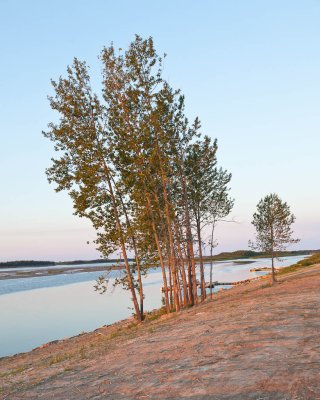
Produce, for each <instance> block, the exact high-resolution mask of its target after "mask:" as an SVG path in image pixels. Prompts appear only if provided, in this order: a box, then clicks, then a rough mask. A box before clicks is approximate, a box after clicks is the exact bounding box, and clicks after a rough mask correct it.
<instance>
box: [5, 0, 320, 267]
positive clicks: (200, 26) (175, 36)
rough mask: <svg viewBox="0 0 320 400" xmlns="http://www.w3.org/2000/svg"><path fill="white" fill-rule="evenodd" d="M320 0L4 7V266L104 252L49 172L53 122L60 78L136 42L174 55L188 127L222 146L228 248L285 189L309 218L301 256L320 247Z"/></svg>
mask: <svg viewBox="0 0 320 400" xmlns="http://www.w3.org/2000/svg"><path fill="white" fill-rule="evenodd" d="M319 21H320V1H319V0H305V1H294V0H280V1H279V0H277V1H272V0H268V1H267V0H265V1H258V0H256V1H253V0H252V1H244V0H243V1H238V0H237V1H236V0H235V1H228V0H226V1H214V0H211V1H205V0H202V1H191V0H189V1H187V0H184V1H179V0H171V1H169V0H163V1H159V2H151V1H139V0H138V1H135V2H132V1H129V0H127V1H119V0H118V1H106V0H104V1H97V0H96V1H94V0H92V1H90V2H89V1H71V0H69V1H67V0H66V1H44V0H42V1H34V0H29V1H23V0H20V1H14V0H0V50H1V63H0V77H1V78H0V113H1V118H0V138H1V142H0V143H1V146H0V182H1V196H0V260H4V261H6V260H14V259H52V260H61V259H64V260H65V259H66V260H68V259H80V258H81V259H88V258H96V257H98V253H97V252H96V251H95V250H94V246H93V245H87V244H86V241H87V240H92V239H93V238H94V232H93V230H92V229H91V228H90V224H89V222H87V221H85V220H81V219H79V218H77V217H75V216H73V215H72V205H71V200H69V198H68V197H67V195H66V194H56V193H55V192H54V191H53V186H50V185H49V184H48V183H47V181H46V177H45V173H44V170H45V168H46V167H47V166H49V165H50V157H51V156H52V155H53V151H52V145H51V143H49V142H48V141H47V140H46V139H44V138H43V137H42V135H41V131H42V130H44V129H46V125H47V123H48V122H50V121H51V120H52V119H53V118H55V117H54V115H53V113H52V112H51V110H50V108H49V104H48V101H47V98H46V96H47V95H48V94H50V93H52V91H51V85H50V79H51V78H54V79H56V78H58V77H59V75H63V74H65V71H66V67H67V65H68V64H70V63H71V61H72V58H73V57H74V56H77V57H78V58H80V59H85V60H86V61H87V62H88V64H89V65H90V66H91V72H92V76H93V78H94V82H95V84H96V85H97V86H98V83H99V78H100V77H99V71H100V66H99V61H98V60H97V55H98V54H99V52H100V50H101V49H102V47H103V46H104V45H108V44H110V42H111V41H114V43H115V45H116V46H117V47H118V46H119V47H123V48H125V47H126V46H127V45H128V43H129V42H130V41H131V40H132V39H133V37H134V34H135V33H138V34H140V35H141V36H144V37H147V36H150V35H151V36H153V38H154V41H155V45H156V48H157V49H158V51H159V52H166V53H167V54H168V57H167V59H166V63H165V71H164V75H165V77H166V78H167V79H169V81H170V83H171V84H172V85H174V86H175V87H177V88H180V89H181V90H182V91H183V92H184V94H185V95H186V103H187V113H188V116H189V117H190V118H193V117H194V116H196V115H198V116H199V117H200V119H201V121H202V126H203V129H202V131H203V133H206V134H208V135H210V136H212V137H217V138H218V142H219V146H220V147H219V152H218V159H219V162H220V165H222V166H223V167H224V168H227V169H228V170H229V171H230V172H232V174H233V180H232V185H231V186H232V191H231V194H232V196H233V197H234V198H235V200H236V203H235V208H234V210H233V213H232V217H234V218H235V219H236V220H237V221H238V223H237V224H221V225H220V227H219V228H218V230H217V235H216V236H217V239H218V241H219V243H220V245H219V247H218V248H217V251H222V250H236V249H240V248H246V247H247V243H248V240H249V239H250V238H252V234H253V231H252V228H251V224H250V221H251V218H252V214H253V212H254V210H255V206H256V204H257V202H258V201H259V199H260V198H261V197H263V196H264V195H266V194H268V193H270V192H277V193H278V194H279V195H280V196H281V197H282V198H283V199H284V200H286V201H287V202H288V203H289V204H290V205H291V208H292V211H293V212H294V213H295V215H296V217H297V222H296V224H295V232H296V235H297V236H298V237H300V238H301V243H299V244H298V245H296V246H295V248H320V243H319V239H318V238H319V235H318V230H319V227H320V207H319V199H320V188H319V185H318V171H319V158H318V153H319V145H320V135H319V133H320V132H319V130H320V107H319V106H320V101H319V100H320V79H319V74H320V51H319V50H320V48H319V47H320V45H319V44H320V23H319Z"/></svg>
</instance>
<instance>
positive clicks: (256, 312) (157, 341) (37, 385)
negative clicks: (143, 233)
mask: <svg viewBox="0 0 320 400" xmlns="http://www.w3.org/2000/svg"><path fill="white" fill-rule="evenodd" d="M215 300H216V301H213V302H207V303H205V304H202V305H201V306H198V307H195V308H193V309H189V310H187V311H184V312H182V313H180V315H178V316H170V318H166V317H164V318H161V319H160V320H157V321H153V322H148V323H145V324H142V325H140V326H138V327H137V326H136V325H135V324H132V321H126V322H123V323H119V324H116V325H114V326H111V327H104V328H101V329H99V330H98V331H96V332H93V333H89V334H84V335H81V336H78V337H75V338H72V339H69V340H65V341H59V342H57V343H54V344H50V345H46V346H44V347H42V348H38V349H36V350H34V351H32V352H30V353H25V354H22V355H18V356H15V357H8V358H4V359H1V360H0V388H1V390H0V398H2V399H38V398H39V399H192V400H195V399H215V400H226V399H244V400H247V399H255V400H258V399H260V400H267V399H279V400H280V399H281V400H284V399H287V400H289V399H292V400H293V399H295V400H298V399H310V400H311V399H312V400H315V399H320V266H313V267H308V268H304V269H302V270H301V273H298V274H291V276H287V277H285V278H284V280H283V281H282V282H281V283H279V284H277V285H275V286H274V287H269V286H268V284H267V280H266V279H262V280H261V281H258V282H252V283H250V284H246V285H242V286H239V287H236V288H233V289H231V290H229V291H225V292H222V293H220V294H219V295H218V297H215Z"/></svg>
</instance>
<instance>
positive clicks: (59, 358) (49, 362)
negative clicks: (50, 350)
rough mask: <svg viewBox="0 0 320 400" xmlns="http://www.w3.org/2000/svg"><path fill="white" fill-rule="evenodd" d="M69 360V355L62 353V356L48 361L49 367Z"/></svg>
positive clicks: (58, 355)
mask: <svg viewBox="0 0 320 400" xmlns="http://www.w3.org/2000/svg"><path fill="white" fill-rule="evenodd" d="M70 358H71V354H70V353H62V354H57V355H55V356H53V357H51V358H49V360H48V364H49V365H54V364H59V363H61V362H63V361H66V360H69V359H70Z"/></svg>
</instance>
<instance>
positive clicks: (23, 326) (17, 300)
mask: <svg viewBox="0 0 320 400" xmlns="http://www.w3.org/2000/svg"><path fill="white" fill-rule="evenodd" d="M304 257H305V256H298V257H287V258H283V259H281V260H282V262H281V263H279V262H278V263H277V266H279V267H284V266H287V265H291V264H294V263H295V262H297V261H298V260H301V259H302V258H304ZM236 261H237V260H233V261H224V262H218V263H214V264H213V280H214V281H215V280H216V281H220V282H221V281H224V282H232V281H238V280H242V279H247V278H252V277H255V276H259V275H263V274H264V273H262V272H250V269H251V268H256V267H259V266H269V265H270V260H268V259H259V260H256V261H255V262H254V263H250V264H237V263H236ZM243 261H245V260H241V262H243ZM247 261H252V260H247ZM83 266H84V265H81V266H74V267H75V268H76V267H78V268H79V267H83ZM95 266H96V265H95ZM65 267H70V266H65ZM59 268H60V269H62V268H61V267H59ZM28 269H31V268H28ZM209 269H210V264H206V280H207V281H209ZM101 274H102V273H101V272H81V273H77V272H76V271H75V272H74V273H72V274H62V275H55V276H42V277H34V278H19V279H7V280H2V281H0V310H1V329H0V357H3V356H7V355H12V354H16V353H20V352H25V351H29V350H31V349H33V348H34V347H37V346H40V345H41V344H43V343H47V342H49V341H52V340H55V339H61V338H66V337H70V336H74V335H77V334H79V333H81V332H87V331H92V330H94V329H96V328H98V327H100V326H102V325H106V324H111V323H113V322H115V321H119V320H121V319H124V318H127V317H128V316H130V315H131V313H132V306H131V301H130V295H129V293H128V292H126V291H124V290H122V289H121V288H120V287H116V288H115V289H112V283H113V282H114V278H115V277H116V274H119V272H112V275H110V290H109V291H108V292H107V293H106V294H104V295H100V294H99V293H97V292H95V291H94V288H93V285H94V284H95V280H96V279H97V277H98V276H100V275H101ZM144 281H145V282H144V291H145V297H146V298H145V309H146V310H152V309H154V308H158V307H160V306H161V297H162V295H161V286H162V274H161V271H160V269H153V270H151V271H150V273H149V274H148V277H147V278H145V280H144ZM220 288H222V287H221V286H220V287H218V288H215V290H214V291H217V290H219V289H220Z"/></svg>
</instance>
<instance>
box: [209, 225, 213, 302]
mask: <svg viewBox="0 0 320 400" xmlns="http://www.w3.org/2000/svg"><path fill="white" fill-rule="evenodd" d="M213 231H214V223H213V224H212V229H211V243H210V298H211V300H212V268H213V261H212V256H213Z"/></svg>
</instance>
